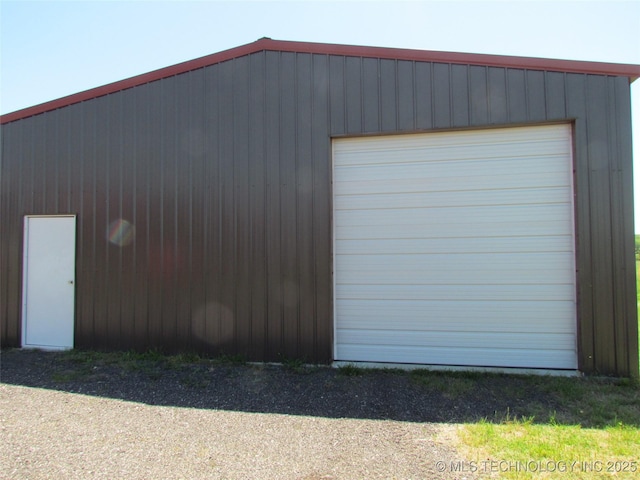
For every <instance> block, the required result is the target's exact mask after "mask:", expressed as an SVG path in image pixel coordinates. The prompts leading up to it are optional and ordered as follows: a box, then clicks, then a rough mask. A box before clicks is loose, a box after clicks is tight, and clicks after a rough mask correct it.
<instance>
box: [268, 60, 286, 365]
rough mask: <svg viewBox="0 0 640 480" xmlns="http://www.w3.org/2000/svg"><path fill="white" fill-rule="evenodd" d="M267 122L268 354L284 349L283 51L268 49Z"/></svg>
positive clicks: (272, 357)
mask: <svg viewBox="0 0 640 480" xmlns="http://www.w3.org/2000/svg"><path fill="white" fill-rule="evenodd" d="M265 60H266V79H265V85H266V88H265V93H266V104H265V126H266V157H267V159H268V163H267V172H266V180H267V213H266V218H267V226H268V231H267V285H268V291H267V298H268V300H267V302H268V308H267V313H268V319H269V320H268V323H269V325H268V329H267V333H268V337H267V355H266V358H271V359H274V358H275V357H276V356H277V354H278V353H281V352H282V351H283V318H284V311H283V302H282V296H283V282H282V266H281V255H282V243H281V232H280V221H281V220H280V216H281V208H280V205H281V203H282V199H281V189H280V181H281V180H280V138H281V134H280V95H281V92H280V87H279V85H280V54H279V53H276V52H266V59H265Z"/></svg>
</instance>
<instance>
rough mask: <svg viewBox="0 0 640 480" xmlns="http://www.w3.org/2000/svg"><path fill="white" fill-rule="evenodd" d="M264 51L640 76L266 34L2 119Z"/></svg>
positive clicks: (590, 65) (614, 68)
mask: <svg viewBox="0 0 640 480" xmlns="http://www.w3.org/2000/svg"><path fill="white" fill-rule="evenodd" d="M263 50H271V51H280V52H295V53H316V54H322V55H344V56H355V57H370V58H385V59H394V60H412V61H422V62H439V63H455V64H464V65H481V66H492V67H507V68H521V69H529V70H549V71H558V72H569V73H591V74H597V75H614V76H622V77H628V78H629V79H630V81H631V82H633V81H634V80H636V79H637V78H639V77H640V65H631V64H619V63H600V62H583V61H575V60H555V59H546V58H532V57H512V56H504V55H484V54H473V53H453V52H434V51H428V50H409V49H399V48H382V47H360V46H353V45H335V44H326V43H307V42H289V41H282V40H271V39H270V38H261V39H260V40H258V41H256V42H253V43H249V44H246V45H242V46H240V47H236V48H232V49H229V50H225V51H222V52H219V53H214V54H212V55H207V56H205V57H201V58H197V59H195V60H190V61H187V62H183V63H178V64H177V65H173V66H170V67H166V68H161V69H159V70H154V71H152V72H149V73H145V74H142V75H137V76H135V77H131V78H128V79H126V80H121V81H118V82H114V83H110V84H108V85H104V86H101V87H97V88H92V89H90V90H85V91H84V92H80V93H76V94H73V95H69V96H66V97H62V98H59V99H57V100H52V101H50V102H45V103H41V104H39V105H35V106H33V107H28V108H25V109H22V110H18V111H16V112H12V113H8V114H6V115H2V116H0V124H4V123H9V122H13V121H15V120H20V119H23V118H26V117H30V116H33V115H38V114H40V113H44V112H48V111H51V110H55V109H57V108H62V107H66V106H68V105H73V104H74V103H80V102H83V101H85V100H90V99H92V98H97V97H101V96H103V95H108V94H110V93H115V92H118V91H120V90H125V89H127V88H132V87H136V86H138V85H143V84H145V83H149V82H153V81H156V80H160V79H162V78H167V77H171V76H174V75H178V74H181V73H185V72H189V71H191V70H196V69H198V68H203V67H207V66H209V65H214V64H216V63H221V62H224V61H226V60H231V59H233V58H238V57H242V56H244V55H249V54H251V53H256V52H260V51H263Z"/></svg>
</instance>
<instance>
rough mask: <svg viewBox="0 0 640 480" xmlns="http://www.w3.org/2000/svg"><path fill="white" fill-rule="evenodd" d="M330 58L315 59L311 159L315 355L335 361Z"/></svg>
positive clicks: (314, 57)
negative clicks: (333, 349)
mask: <svg viewBox="0 0 640 480" xmlns="http://www.w3.org/2000/svg"><path fill="white" fill-rule="evenodd" d="M328 66H329V57H326V56H320V55H314V56H313V65H312V68H313V78H312V79H311V81H312V83H313V87H312V88H313V95H312V118H313V121H312V133H311V142H312V155H313V171H312V175H313V250H314V254H315V258H314V260H315V265H314V269H315V278H314V282H315V286H314V294H315V298H314V301H315V308H316V325H315V349H316V350H315V352H316V358H317V359H332V358H333V356H332V354H333V352H332V345H333V290H332V260H331V259H332V256H333V252H332V250H331V246H332V243H333V242H332V241H331V239H332V232H331V228H330V225H331V202H332V190H331V182H332V178H331V161H330V160H328V159H330V158H331V144H330V138H329V131H330V126H329V119H330V112H329V89H328V85H329V69H328Z"/></svg>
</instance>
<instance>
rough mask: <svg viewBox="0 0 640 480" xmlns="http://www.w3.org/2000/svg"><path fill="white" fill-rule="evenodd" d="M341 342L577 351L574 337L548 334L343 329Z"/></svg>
mask: <svg viewBox="0 0 640 480" xmlns="http://www.w3.org/2000/svg"><path fill="white" fill-rule="evenodd" d="M338 333H339V335H340V338H341V339H342V343H343V344H344V345H364V346H366V345H369V346H371V345H376V346H393V345H395V346H399V347H428V348H432V347H441V346H442V345H447V346H449V347H451V348H469V349H472V348H473V349H486V348H491V349H497V350H501V349H507V350H510V349H513V348H527V347H528V345H530V344H532V343H533V344H536V345H545V348H547V349H550V350H566V349H571V348H572V347H573V342H574V338H573V335H572V333H565V334H559V333H554V334H550V333H545V332H522V333H511V332H510V333H504V332H486V331H472V330H469V331H464V332H460V331H457V332H452V331H428V332H425V331H415V330H400V329H385V330H373V329H368V330H350V329H346V328H345V329H341V330H340V331H339V332H338Z"/></svg>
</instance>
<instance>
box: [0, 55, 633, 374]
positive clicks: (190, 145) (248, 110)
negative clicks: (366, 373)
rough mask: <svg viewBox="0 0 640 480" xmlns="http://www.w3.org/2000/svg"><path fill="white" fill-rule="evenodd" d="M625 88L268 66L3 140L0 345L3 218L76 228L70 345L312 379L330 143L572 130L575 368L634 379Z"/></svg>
mask: <svg viewBox="0 0 640 480" xmlns="http://www.w3.org/2000/svg"><path fill="white" fill-rule="evenodd" d="M612 82H613V83H612ZM625 82H626V79H624V78H613V77H612V78H610V79H605V77H603V76H597V75H594V76H585V75H580V74H564V73H560V72H543V71H534V70H519V69H513V68H511V69H508V70H507V69H504V68H499V67H483V66H473V65H469V66H467V65H455V66H453V65H448V64H444V63H437V64H432V63H426V62H425V63H423V62H410V61H395V60H389V59H385V60H380V59H375V58H364V59H363V58H361V57H343V56H339V55H310V54H294V53H279V52H272V51H268V52H261V53H255V54H251V55H249V56H247V57H242V58H237V59H234V60H229V61H225V62H223V63H220V64H216V65H212V66H210V67H206V68H204V69H201V70H196V71H193V72H189V73H185V74H181V75H179V76H178V77H170V78H166V79H164V80H159V81H154V82H152V83H149V84H146V85H141V86H138V87H135V88H132V89H130V90H128V91H123V92H119V93H114V94H110V95H106V96H104V97H100V98H95V99H92V100H88V101H85V102H83V103H79V104H77V105H74V106H71V107H65V108H63V109H60V110H58V111H52V112H48V113H44V114H42V115H37V116H34V117H31V118H26V119H23V120H19V121H16V122H14V123H9V124H6V125H3V126H2V156H3V158H2V163H1V164H0V168H1V169H2V178H1V182H2V183H1V184H0V185H1V186H0V188H2V192H1V194H2V209H3V210H2V212H1V213H2V219H3V222H2V236H1V237H2V239H1V240H2V242H3V243H2V246H1V247H0V261H2V262H3V268H2V272H0V275H1V276H2V277H1V278H0V295H1V296H2V299H3V301H2V302H1V303H2V305H0V315H1V316H2V319H1V320H2V327H1V328H0V333H1V334H2V336H3V339H2V341H3V345H4V344H7V345H16V344H18V343H19V338H18V334H19V318H18V317H19V310H20V308H19V305H18V301H19V296H20V290H19V285H20V283H19V282H20V275H21V264H20V260H18V259H19V257H20V254H19V249H20V246H21V241H22V240H21V231H22V230H21V225H22V216H23V215H24V214H27V213H30V214H43V213H77V214H78V233H77V235H78V250H77V252H78V262H77V269H78V282H77V283H78V285H77V290H78V292H77V299H76V306H77V308H76V345H78V346H79V347H89V346H93V347H109V346H110V347H119V348H125V347H126V348H128V347H129V346H133V347H136V348H148V347H151V346H156V347H163V348H169V347H171V348H197V349H201V350H204V351H217V352H220V351H224V352H226V353H237V352H242V353H245V354H246V355H247V356H248V357H249V358H252V359H255V360H259V359H268V360H278V359H279V358H281V357H280V355H288V356H303V355H306V354H307V353H308V352H311V353H309V357H313V358H314V359H316V360H322V361H328V360H330V359H331V355H332V353H331V338H332V307H331V304H332V287H331V285H332V283H331V255H332V252H331V242H330V239H331V227H330V225H331V213H330V212H331V173H330V172H331V170H330V165H331V163H330V145H331V143H330V137H331V136H332V135H337V136H341V135H345V134H354V135H358V134H362V133H392V132H395V131H411V130H412V129H417V130H425V129H432V128H452V127H466V126H468V125H473V126H477V127H482V126H488V125H495V124H508V123H518V124H521V123H523V122H532V123H537V122H546V121H558V120H562V121H566V120H570V119H575V123H574V125H575V128H574V133H575V162H576V169H577V171H576V178H575V180H576V186H575V188H576V219H577V237H578V246H577V259H578V267H579V273H578V280H579V282H578V285H579V287H578V288H579V311H580V342H579V343H580V350H581V357H580V359H581V368H582V369H583V370H585V371H594V370H599V371H603V372H605V371H615V372H627V371H629V372H631V373H634V372H633V369H634V368H636V370H637V356H636V357H634V354H633V352H634V351H637V339H636V338H633V332H635V331H636V330H637V326H636V325H635V324H634V318H635V317H634V316H635V311H636V305H635V300H633V298H634V290H633V288H634V284H633V278H634V277H635V271H634V270H633V260H632V254H631V253H630V246H631V245H632V244H633V238H632V234H633V223H632V216H633V213H632V208H633V207H632V189H631V183H630V182H631V174H630V171H631V170H630V169H631V153H630V151H631V150H630V127H629V124H630V120H629V117H630V113H629V105H628V102H629V92H628V84H626V83H625ZM612 85H615V86H612ZM616 162H617V163H616ZM119 219H122V220H127V221H129V222H131V224H132V225H134V226H135V237H134V239H133V241H132V243H131V244H130V245H128V246H124V247H122V246H117V245H116V244H114V243H113V242H110V241H109V231H108V227H109V225H110V224H111V223H112V222H113V221H114V220H119ZM5 265H6V266H8V268H4V266H5ZM607 282H609V283H607ZM612 282H613V283H612ZM5 299H6V301H5ZM16 299H18V300H16ZM310 337H312V340H309V338H310ZM630 337H631V338H630ZM621 344H622V345H621ZM309 359H311V358H309ZM634 362H635V363H634ZM634 365H635V367H634Z"/></svg>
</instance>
